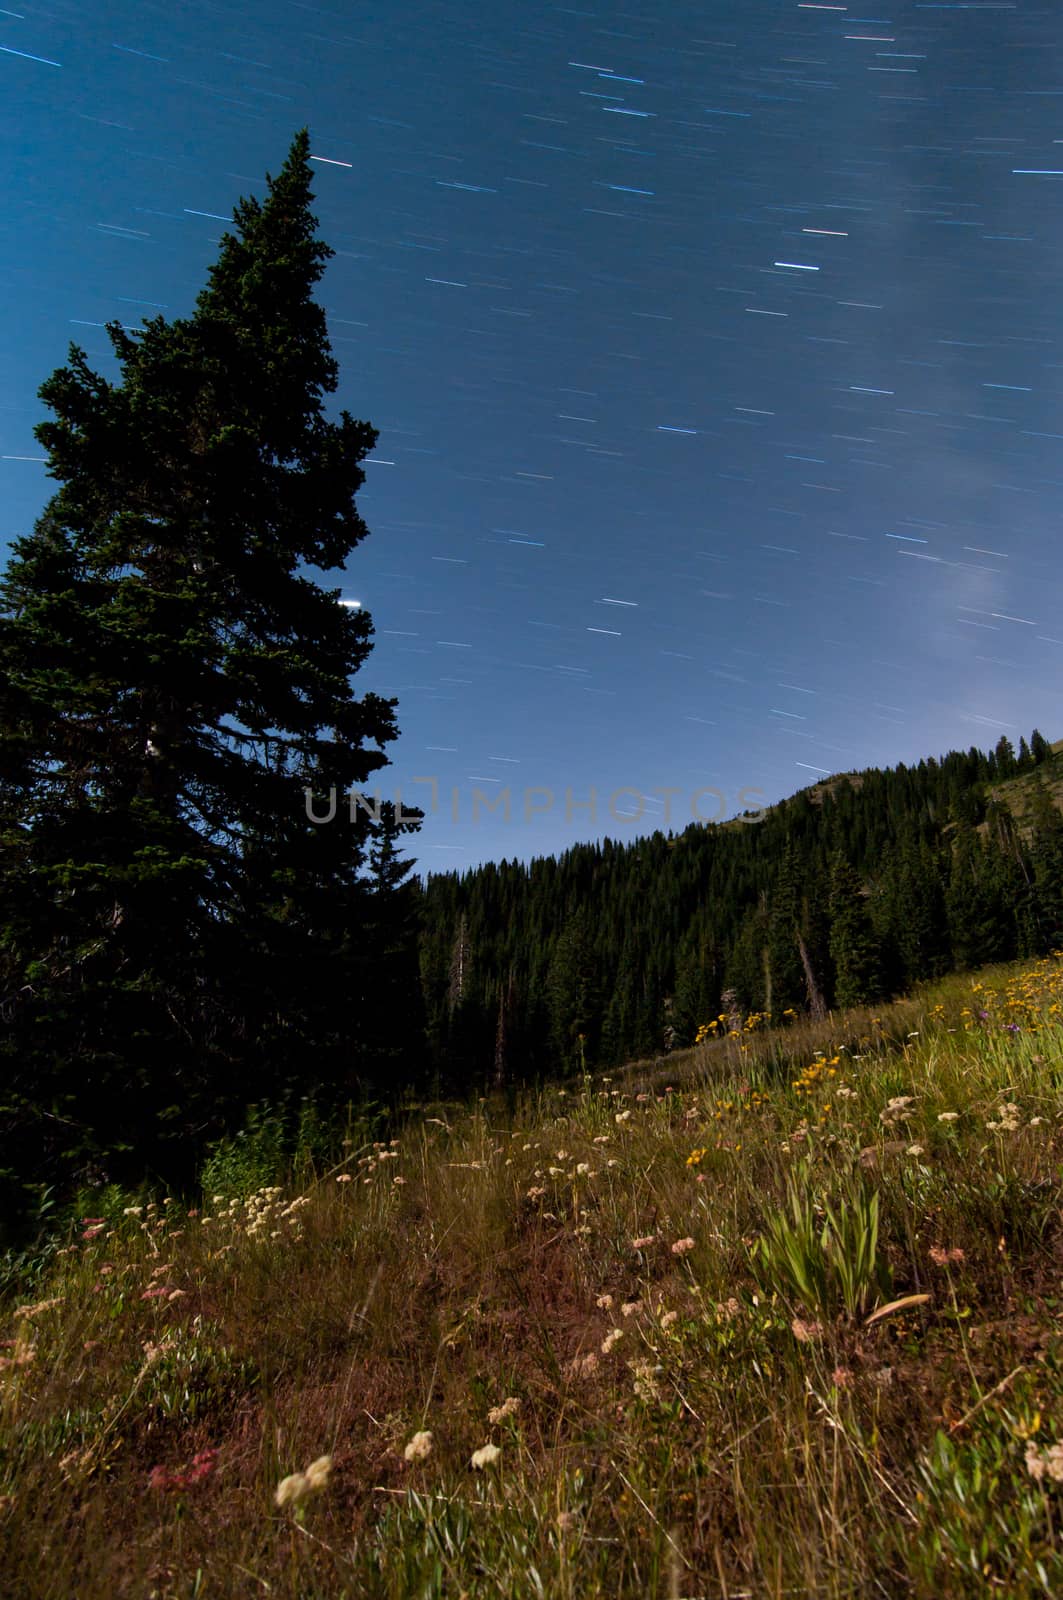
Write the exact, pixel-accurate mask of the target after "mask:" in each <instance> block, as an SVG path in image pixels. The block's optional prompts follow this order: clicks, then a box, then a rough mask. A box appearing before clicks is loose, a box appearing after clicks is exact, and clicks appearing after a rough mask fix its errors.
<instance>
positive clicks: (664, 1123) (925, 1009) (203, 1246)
mask: <svg viewBox="0 0 1063 1600" xmlns="http://www.w3.org/2000/svg"><path fill="white" fill-rule="evenodd" d="M982 1012H985V1013H986V1014H985V1015H984V1016H983V1015H981V1013H982ZM706 1020H708V1019H706ZM1061 1120H1063V958H1053V959H1052V960H1049V961H1045V962H1042V963H1039V964H1037V965H1036V966H1028V967H1022V968H1012V969H1001V970H998V971H994V972H989V973H983V974H981V975H980V976H979V977H978V978H976V979H971V978H965V979H959V978H952V979H949V980H947V981H946V982H945V983H943V984H941V985H938V986H936V987H935V988H933V989H927V990H926V991H924V992H922V993H920V994H919V995H917V996H915V997H914V998H912V999H910V1000H908V1001H905V1002H903V1003H901V1004H898V1005H894V1006H890V1007H886V1008H883V1009H881V1010H880V1011H878V1012H860V1013H849V1014H846V1015H839V1016H836V1017H832V1018H829V1019H828V1020H827V1021H825V1022H822V1023H815V1024H813V1023H811V1022H808V1021H797V1022H795V1023H794V1024H793V1025H792V1026H791V1027H789V1028H786V1029H782V1030H778V1031H775V1032H771V1031H767V1030H764V1029H763V1027H762V1026H760V1025H757V1024H754V1025H752V1026H750V1027H749V1028H745V1029H743V1030H742V1031H741V1032H740V1033H738V1034H737V1035H734V1036H729V1037H727V1038H722V1039H717V1040H714V1041H713V1042H712V1043H710V1044H707V1045H705V1046H703V1047H700V1048H698V1049H696V1050H693V1051H688V1052H684V1053H683V1054H682V1055H677V1056H674V1057H670V1058H668V1060H667V1061H663V1062H662V1061H657V1062H645V1063H639V1064H637V1065H635V1066H634V1067H632V1068H630V1069H628V1070H627V1071H626V1072H624V1073H616V1074H614V1075H612V1076H611V1077H608V1076H607V1077H604V1078H603V1077H597V1076H596V1077H593V1078H592V1077H590V1076H588V1077H587V1078H586V1079H585V1080H583V1082H582V1083H576V1084H574V1085H572V1086H568V1087H567V1088H566V1087H557V1088H553V1089H550V1090H548V1091H544V1092H541V1093H536V1094H528V1095H526V1096H524V1097H523V1098H521V1099H519V1100H518V1101H517V1103H516V1106H515V1108H514V1109H512V1110H510V1111H507V1110H506V1109H505V1107H504V1105H503V1104H502V1103H501V1102H499V1103H498V1104H496V1103H494V1102H491V1101H487V1102H475V1103H472V1104H470V1105H468V1106H446V1107H442V1108H437V1109H436V1111H434V1112H429V1111H425V1112H422V1113H421V1114H420V1115H418V1116H415V1117H412V1118H411V1119H410V1120H409V1122H408V1123H407V1124H406V1125H405V1126H404V1127H403V1129H402V1131H401V1132H400V1134H399V1136H398V1137H397V1139H394V1140H392V1141H391V1142H390V1143H387V1142H385V1141H384V1140H383V1139H379V1138H378V1139H377V1140H375V1141H373V1140H372V1139H371V1138H370V1137H368V1136H366V1135H365V1134H364V1130H357V1129H352V1130H351V1132H350V1133H349V1134H348V1137H349V1138H350V1139H351V1141H352V1142H351V1143H350V1144H349V1145H348V1146H347V1147H346V1148H347V1150H348V1152H349V1153H348V1154H347V1156H346V1157H345V1158H344V1159H343V1160H342V1161H341V1162H340V1163H339V1165H338V1167H332V1168H328V1167H321V1168H320V1169H317V1170H315V1169H313V1168H312V1167H310V1166H308V1164H307V1161H306V1158H305V1157H304V1159H303V1162H302V1164H301V1167H300V1169H299V1171H298V1173H297V1174H296V1173H289V1174H282V1175H281V1176H280V1177H275V1178H273V1179H272V1181H271V1182H269V1183H266V1184H265V1185H263V1183H262V1181H261V1171H265V1170H266V1169H265V1167H263V1168H262V1169H261V1171H260V1169H259V1168H258V1167H257V1166H256V1162H258V1161H259V1159H260V1157H261V1159H262V1160H265V1159H266V1156H268V1157H269V1160H270V1161H274V1160H275V1152H273V1151H272V1149H270V1150H266V1148H265V1146H266V1144H268V1139H267V1140H265V1143H264V1142H263V1140H264V1137H265V1136H264V1135H263V1134H262V1130H261V1129H260V1130H259V1136H258V1137H257V1139H254V1138H250V1137H249V1138H247V1139H245V1140H243V1141H238V1142H235V1143H234V1144H232V1145H230V1146H227V1147H225V1148H224V1149H219V1151H217V1152H215V1155H214V1157H213V1158H212V1165H211V1168H210V1172H209V1173H208V1174H207V1175H208V1176H209V1177H210V1178H211V1179H212V1182H211V1183H210V1184H209V1185H208V1186H207V1188H206V1190H205V1192H204V1196H203V1199H202V1201H201V1203H200V1205H199V1206H195V1205H193V1206H192V1207H191V1208H190V1209H186V1207H185V1206H184V1205H183V1204H182V1203H180V1202H178V1201H176V1200H172V1199H170V1198H169V1197H165V1196H159V1197H157V1198H156V1199H155V1200H154V1201H152V1200H150V1199H149V1198H148V1197H145V1196H140V1197H135V1196H122V1195H120V1194H117V1193H115V1192H109V1193H105V1194H99V1195H97V1196H95V1197H93V1196H92V1195H87V1196H85V1206H84V1213H83V1214H84V1216H85V1217H89V1218H100V1219H102V1221H100V1222H92V1223H90V1224H88V1225H81V1226H78V1227H76V1228H74V1229H73V1230H71V1231H70V1234H69V1237H65V1238H63V1239H60V1240H58V1241H57V1240H53V1241H52V1243H51V1245H50V1246H49V1247H48V1248H46V1249H42V1250H39V1251H37V1252H31V1253H28V1254H27V1255H26V1256H25V1257H24V1258H23V1260H22V1262H21V1263H11V1264H9V1272H8V1281H7V1284H6V1287H5V1288H4V1289H3V1293H2V1298H0V1334H2V1336H3V1340H4V1341H5V1343H4V1345H3V1347H2V1348H0V1362H2V1370H0V1573H2V1574H3V1578H2V1581H0V1588H2V1591H3V1593H4V1595H5V1600H6V1597H8V1596H10V1600H31V1597H32V1600H71V1597H73V1596H76V1597H77V1600H111V1597H113V1596H116V1595H117V1596H126V1595H129V1596H136V1597H137V1600H192V1597H194V1596H195V1597H203V1600H207V1597H209V1600H222V1597H230V1596H232V1597H235V1596H241V1597H242V1596H252V1595H269V1596H272V1597H283V1600H317V1597H321V1600H325V1597H328V1600H355V1597H357V1600H376V1597H380V1600H431V1597H439V1600H462V1597H466V1600H481V1597H488V1596H491V1597H495V1596H497V1597H504V1600H525V1597H527V1596H543V1597H549V1600H554V1597H557V1600H589V1597H599V1596H600V1597H601V1600H616V1597H621V1600H628V1597H631V1600H635V1597H638V1600H646V1597H657V1596H660V1597H662V1600H676V1597H689V1600H693V1597H694V1596H705V1597H711V1600H743V1597H754V1596H755V1597H757V1600H761V1597H764V1600H776V1597H779V1600H781V1597H783V1596H817V1597H819V1596H822V1597H824V1600H826V1597H830V1600H841V1597H857V1596H861V1597H862V1596H868V1597H872V1596H884V1597H893V1596H898V1595H906V1596H907V1595H913V1596H922V1595H925V1596H934V1597H935V1600H952V1597H960V1596H967V1595H971V1596H974V1595H979V1596H981V1595H985V1594H992V1593H999V1594H1001V1595H1003V1596H1007V1597H1008V1600H1022V1597H1025V1596H1035V1595H1038V1596H1051V1595H1054V1594H1058V1593H1061V1592H1063V1546H1061V1543H1060V1538H1059V1528H1060V1523H1061V1517H1063V1481H1061V1480H1063V1361H1061V1357H1063V1323H1061V1315H1063V1281H1061V1272H1063V1229H1061V1227H1060V1215H1061V1214H1060V1201H1061V1198H1063V1127H1061ZM336 1132H337V1134H339V1133H341V1130H336ZM327 1142H328V1141H323V1144H322V1148H324V1147H325V1145H326V1144H327ZM263 1152H265V1153H263ZM296 1178H298V1182H296ZM137 1208H139V1209H137ZM507 1400H509V1401H510V1402H511V1403H510V1404H509V1405H508V1406H506V1405H505V1404H504V1402H506V1401H507ZM513 1402H516V1403H513ZM425 1432H429V1433H431V1436H432V1440H431V1449H430V1450H429V1451H428V1453H427V1454H422V1455H421V1458H420V1459H417V1458H416V1457H417V1456H418V1452H417V1451H414V1452H412V1454H413V1456H414V1459H407V1457H406V1446H407V1445H408V1444H409V1443H410V1441H411V1440H412V1439H413V1438H414V1436H415V1435H417V1434H422V1433H425ZM488 1444H490V1445H494V1446H495V1447H496V1448H497V1450H498V1454H497V1456H496V1457H495V1458H494V1459H493V1460H492V1461H490V1462H485V1463H484V1464H483V1465H481V1466H480V1467H474V1466H473V1465H472V1464H471V1463H472V1458H473V1455H474V1453H475V1452H479V1451H481V1450H482V1449H483V1447H484V1446H486V1445H488ZM1057 1445H1058V1446H1060V1448H1059V1449H1058V1451H1055V1452H1054V1447H1056V1446H1057ZM323 1456H327V1457H329V1458H331V1467H330V1469H329V1470H328V1472H327V1474H326V1477H327V1481H324V1482H319V1486H318V1487H317V1488H316V1489H315V1490H314V1491H313V1492H308V1493H306V1494H304V1495H302V1496H300V1495H299V1494H297V1495H296V1498H294V1499H291V1500H289V1501H288V1503H287V1504H284V1505H278V1504H277V1503H276V1500H275V1493H276V1490H277V1486H278V1484H279V1483H280V1482H281V1480H282V1479H285V1478H288V1477H290V1476H292V1475H293V1474H301V1473H303V1472H304V1469H305V1468H306V1467H307V1465H308V1464H309V1463H311V1462H313V1461H316V1460H318V1459H319V1458H321V1457H323ZM481 1459H482V1458H481ZM319 1470H322V1471H323V1469H319ZM302 1487H304V1488H305V1485H303V1486H302Z"/></svg>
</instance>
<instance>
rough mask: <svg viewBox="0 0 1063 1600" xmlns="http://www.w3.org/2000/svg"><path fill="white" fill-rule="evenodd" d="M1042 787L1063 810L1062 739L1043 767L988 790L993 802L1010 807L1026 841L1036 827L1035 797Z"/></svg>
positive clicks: (993, 785) (1056, 744)
mask: <svg viewBox="0 0 1063 1600" xmlns="http://www.w3.org/2000/svg"><path fill="white" fill-rule="evenodd" d="M1041 786H1043V787H1044V788H1046V789H1047V790H1048V792H1049V794H1050V795H1051V797H1052V800H1053V801H1054V803H1055V804H1056V805H1057V806H1059V807H1060V809H1061V810H1063V739H1059V740H1057V741H1056V743H1055V744H1054V745H1053V746H1052V753H1051V755H1049V756H1048V757H1047V758H1046V759H1045V761H1044V763H1043V764H1042V765H1041V766H1039V767H1036V768H1035V769H1034V770H1033V771H1032V772H1026V773H1022V774H1021V775H1020V776H1018V777H1015V778H1009V779H1007V780H1006V781H1005V782H1004V783H998V784H992V785H990V787H989V788H988V790H987V794H988V797H989V799H990V800H995V801H998V802H1000V803H1001V804H1003V805H1006V806H1007V808H1008V810H1009V811H1010V812H1011V814H1012V816H1013V817H1014V818H1015V820H1016V822H1017V823H1018V825H1019V828H1020V830H1021V832H1022V834H1023V837H1024V838H1029V837H1030V836H1031V834H1032V832H1033V830H1034V827H1035V823H1036V815H1037V813H1036V804H1035V796H1036V793H1037V790H1038V788H1039V787H1041Z"/></svg>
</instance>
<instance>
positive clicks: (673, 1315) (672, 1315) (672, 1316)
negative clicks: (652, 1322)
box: [661, 1311, 679, 1328]
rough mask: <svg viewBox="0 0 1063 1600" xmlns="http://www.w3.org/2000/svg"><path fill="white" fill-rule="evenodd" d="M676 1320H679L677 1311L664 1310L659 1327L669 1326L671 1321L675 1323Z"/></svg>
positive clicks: (671, 1323)
mask: <svg viewBox="0 0 1063 1600" xmlns="http://www.w3.org/2000/svg"><path fill="white" fill-rule="evenodd" d="M678 1321H679V1312H678V1311H666V1312H665V1313H664V1315H663V1316H662V1317H661V1327H662V1328H670V1327H671V1326H672V1325H673V1323H676V1322H678Z"/></svg>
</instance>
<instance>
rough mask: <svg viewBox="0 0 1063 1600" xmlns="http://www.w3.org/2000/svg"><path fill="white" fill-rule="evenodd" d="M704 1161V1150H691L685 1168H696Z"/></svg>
mask: <svg viewBox="0 0 1063 1600" xmlns="http://www.w3.org/2000/svg"><path fill="white" fill-rule="evenodd" d="M704 1159H705V1151H704V1150H691V1152H690V1154H689V1155H688V1156H687V1166H688V1167H696V1166H697V1165H698V1164H699V1162H701V1161H704Z"/></svg>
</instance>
